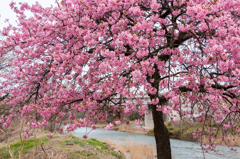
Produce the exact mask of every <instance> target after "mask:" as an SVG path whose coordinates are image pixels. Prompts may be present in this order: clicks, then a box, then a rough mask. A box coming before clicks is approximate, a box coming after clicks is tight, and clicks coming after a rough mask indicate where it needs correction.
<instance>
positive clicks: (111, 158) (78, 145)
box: [0, 135, 124, 159]
mask: <svg viewBox="0 0 240 159" xmlns="http://www.w3.org/2000/svg"><path fill="white" fill-rule="evenodd" d="M115 151H116V150H114V148H112V147H111V146H110V145H108V144H107V143H105V142H101V141H98V140H96V139H80V138H77V137H74V136H72V135H57V136H54V137H53V138H51V139H49V138H47V137H42V138H35V137H32V138H30V139H27V140H24V143H23V142H21V141H19V140H18V141H15V142H13V143H12V144H9V145H8V146H2V147H1V148H0V158H1V159H8V158H9V159H10V158H35V159H38V158H39V159H40V158H48V159H63V158H64V159H66V158H69V159H80V158H81V159H85V158H86V159H106V158H108V159H123V158H124V156H123V154H121V153H120V152H115Z"/></svg>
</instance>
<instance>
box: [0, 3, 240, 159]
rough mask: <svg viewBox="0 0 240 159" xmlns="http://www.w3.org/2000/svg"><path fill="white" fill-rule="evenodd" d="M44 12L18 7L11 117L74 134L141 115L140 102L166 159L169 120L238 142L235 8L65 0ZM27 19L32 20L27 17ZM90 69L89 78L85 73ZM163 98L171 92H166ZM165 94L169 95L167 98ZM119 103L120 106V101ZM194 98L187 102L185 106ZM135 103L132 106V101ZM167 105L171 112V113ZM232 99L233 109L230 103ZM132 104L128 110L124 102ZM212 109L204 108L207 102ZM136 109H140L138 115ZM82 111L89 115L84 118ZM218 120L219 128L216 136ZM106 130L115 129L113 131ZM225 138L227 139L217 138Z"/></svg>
mask: <svg viewBox="0 0 240 159" xmlns="http://www.w3.org/2000/svg"><path fill="white" fill-rule="evenodd" d="M56 3H57V5H58V6H57V7H48V8H43V7H42V6H40V5H39V4H38V3H36V4H35V5H32V6H29V5H28V4H27V3H22V4H20V7H19V8H17V7H16V6H15V3H14V2H13V3H11V4H10V6H11V7H12V9H13V10H14V11H15V12H16V14H17V17H18V21H19V25H18V26H17V27H13V26H11V25H10V26H9V27H7V28H4V29H3V30H2V34H3V35H4V36H7V38H6V40H5V41H4V43H3V44H2V47H1V49H0V52H1V55H4V54H5V53H6V52H8V51H9V50H12V51H13V52H14V53H15V54H16V55H17V58H16V59H14V60H13V61H12V62H11V66H12V67H14V70H12V72H11V75H12V76H7V75H6V76H4V78H5V79H7V81H6V82H2V85H3V86H4V87H10V86H12V85H13V84H16V83H18V85H17V86H15V87H12V88H11V89H10V90H8V91H7V92H6V91H5V90H4V89H3V90H2V93H9V95H10V97H9V98H8V99H5V100H4V103H6V104H9V105H11V106H12V107H13V109H12V110H11V111H10V113H11V114H10V115H9V116H7V117H3V118H2V119H1V123H2V124H3V127H8V125H9V124H10V123H11V118H12V117H13V116H16V115H20V117H19V118H20V119H23V118H28V119H30V121H29V122H28V125H29V126H30V127H32V128H38V127H40V126H44V125H46V124H47V123H48V120H49V119H50V117H52V116H54V122H58V121H60V120H61V119H62V118H63V117H64V116H66V115H68V116H69V126H68V128H67V131H73V130H74V129H76V128H78V127H84V126H86V125H89V126H91V127H92V128H94V129H95V125H94V124H95V123H96V122H104V121H105V120H106V119H107V112H112V113H113V116H115V118H113V121H112V122H116V121H118V120H120V119H119V117H120V118H121V117H122V116H119V114H122V113H124V114H125V115H130V114H131V112H133V111H138V112H139V114H143V113H144V112H145V110H146V109H147V108H148V106H147V105H144V104H143V100H141V98H139V96H143V95H145V93H147V94H148V96H149V97H150V98H151V102H150V103H149V107H151V108H152V113H153V121H154V133H155V139H156V146H157V155H158V159H161V158H163V159H168V158H171V148H170V141H169V135H168V131H167V128H166V127H165V125H164V122H163V114H164V113H165V114H166V113H169V112H171V111H177V112H178V113H179V115H180V117H184V116H187V117H193V116H194V115H197V116H198V118H197V119H196V120H197V121H199V122H198V123H199V125H200V126H202V127H199V129H198V130H196V133H194V135H195V137H200V136H201V135H206V137H208V139H209V141H210V142H211V144H210V146H208V147H205V148H204V149H205V150H215V149H214V147H215V145H216V143H214V138H215V137H217V138H222V139H223V140H225V137H226V135H227V133H231V135H239V132H240V128H239V127H238V126H237V123H238V122H239V112H240V111H239V76H240V70H239V62H240V61H239V56H240V54H239V42H240V38H239V5H240V2H238V1H237V0H92V1H89V0H62V1H58V2H56ZM26 10H29V11H31V12H32V13H33V15H34V16H32V17H29V18H27V17H26V16H25V14H24V12H25V11H26ZM83 70H85V71H86V72H83ZM164 92H165V93H164ZM161 93H164V94H163V95H160V94H161ZM116 96H117V97H119V100H116V98H115V97H116ZM180 96H181V98H186V99H187V100H179V99H180ZM134 97H135V98H136V99H137V102H136V103H132V102H129V101H126V100H124V99H128V98H134ZM168 99H171V100H172V104H171V105H168V106H164V105H163V103H165V102H166V101H167V100H168ZM223 100H225V101H226V102H223ZM125 101H126V102H125ZM203 101H204V102H203ZM136 106H138V107H139V109H138V110H137V109H136ZM74 111H79V112H84V113H85V117H84V118H82V119H77V118H76V115H75V113H74ZM213 121H216V123H217V124H218V127H217V128H215V127H212V126H211V125H212V124H213ZM112 124H113V123H110V124H109V125H107V127H106V128H107V129H111V128H112V127H113V125H112ZM220 131H221V133H219V132H220Z"/></svg>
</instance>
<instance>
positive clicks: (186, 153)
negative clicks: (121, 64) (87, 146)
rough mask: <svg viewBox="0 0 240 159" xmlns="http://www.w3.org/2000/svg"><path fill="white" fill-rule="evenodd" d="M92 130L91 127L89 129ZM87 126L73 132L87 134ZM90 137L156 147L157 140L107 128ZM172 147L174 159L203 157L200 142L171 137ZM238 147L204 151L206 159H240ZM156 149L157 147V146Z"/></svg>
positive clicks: (79, 134) (92, 132) (197, 158)
mask: <svg viewBox="0 0 240 159" xmlns="http://www.w3.org/2000/svg"><path fill="white" fill-rule="evenodd" d="M89 130H90V129H89ZM85 132H86V128H78V129H76V130H75V131H74V132H72V134H73V135H74V136H76V137H80V138H82V136H83V135H84V134H85ZM88 137H89V138H96V139H98V140H100V141H101V140H102V141H103V140H104V139H110V140H112V141H114V140H118V141H122V142H126V141H129V140H131V141H134V142H137V143H140V144H141V143H152V145H153V146H154V147H155V145H156V142H155V139H154V137H153V136H147V135H140V134H133V133H127V132H119V131H112V130H105V129H97V130H93V131H91V133H90V134H89V135H88ZM170 142H171V149H172V156H173V158H174V159H203V158H204V156H203V153H202V149H201V147H200V143H197V142H190V141H182V140H175V139H171V140H170ZM234 148H236V149H237V152H233V151H231V150H230V149H229V148H228V147H227V146H218V147H217V149H218V150H219V152H220V153H222V154H223V155H221V156H220V155H218V154H216V153H213V152H210V153H204V155H205V158H206V159H240V147H234ZM155 149H156V147H155Z"/></svg>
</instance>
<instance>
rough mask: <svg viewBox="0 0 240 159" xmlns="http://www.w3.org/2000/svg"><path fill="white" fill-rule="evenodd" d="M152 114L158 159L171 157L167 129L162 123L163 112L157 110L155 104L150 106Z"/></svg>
mask: <svg viewBox="0 0 240 159" xmlns="http://www.w3.org/2000/svg"><path fill="white" fill-rule="evenodd" d="M152 115H153V123H154V136H155V141H156V147H157V158H158V159H171V158H172V156H171V147H170V139H169V134H168V129H167V128H166V126H165V125H164V121H163V112H161V111H157V110H156V106H155V105H153V106H152Z"/></svg>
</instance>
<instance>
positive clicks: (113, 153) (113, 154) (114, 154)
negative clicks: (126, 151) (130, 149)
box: [111, 152, 122, 159]
mask: <svg viewBox="0 0 240 159" xmlns="http://www.w3.org/2000/svg"><path fill="white" fill-rule="evenodd" d="M111 155H112V156H116V157H117V158H118V159H122V156H120V155H119V154H116V153H115V152H111Z"/></svg>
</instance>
